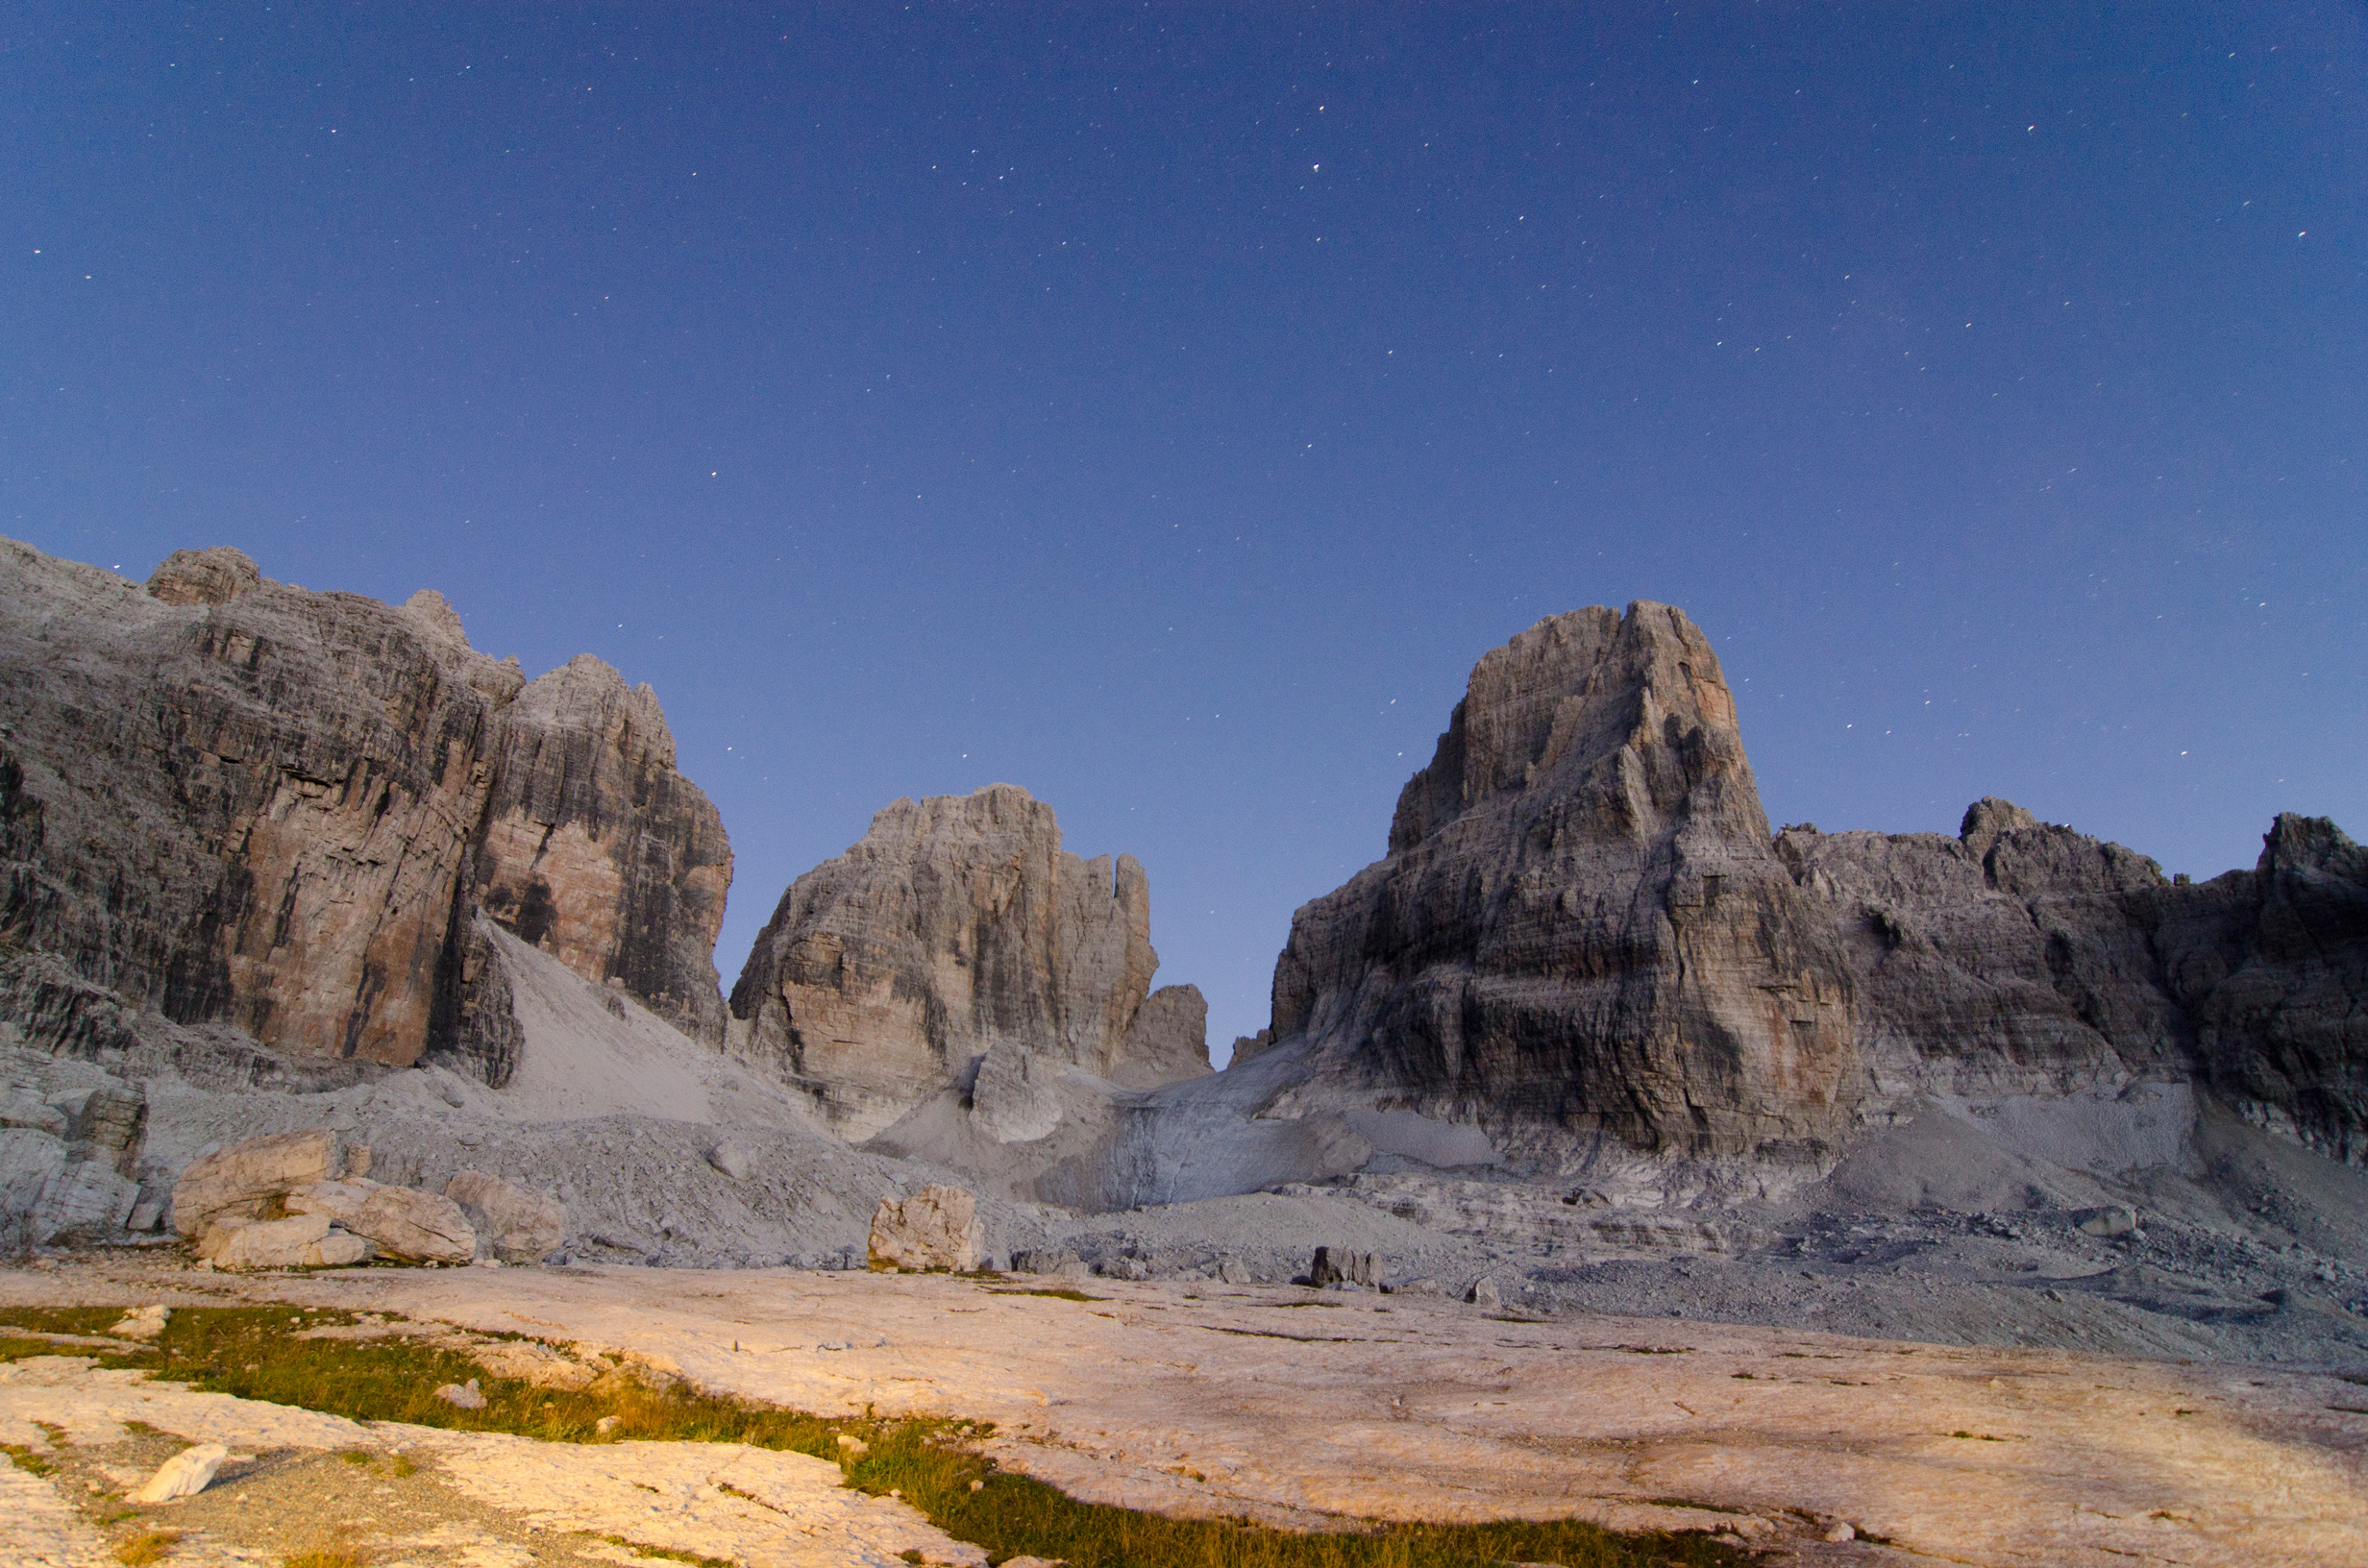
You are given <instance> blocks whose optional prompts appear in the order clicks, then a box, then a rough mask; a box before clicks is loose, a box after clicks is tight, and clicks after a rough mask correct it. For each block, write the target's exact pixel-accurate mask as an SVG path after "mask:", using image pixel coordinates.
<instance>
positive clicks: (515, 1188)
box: [444, 1170, 567, 1263]
mask: <svg viewBox="0 0 2368 1568" xmlns="http://www.w3.org/2000/svg"><path fill="white" fill-rule="evenodd" d="M444 1195H445V1196H446V1197H448V1198H450V1199H452V1200H453V1201H454V1202H455V1203H456V1204H458V1205H459V1206H460V1212H461V1214H462V1215H463V1217H465V1218H466V1219H467V1220H468V1222H469V1224H470V1226H471V1227H472V1228H474V1229H475V1231H476V1233H477V1235H478V1236H479V1237H481V1238H482V1239H484V1240H485V1241H486V1242H487V1243H488V1244H489V1245H490V1246H491V1248H492V1250H493V1256H494V1257H496V1258H498V1259H500V1260H501V1261H502V1262H506V1263H539V1262H542V1261H543V1260H544V1259H546V1258H548V1257H550V1256H551V1255H552V1254H553V1253H555V1252H556V1251H558V1250H559V1243H560V1242H562V1241H564V1240H566V1239H567V1207H566V1206H565V1205H564V1204H562V1203H560V1202H559V1200H558V1199H556V1198H554V1197H551V1196H549V1195H547V1194H545V1193H541V1192H535V1191H532V1190H530V1189H529V1188H523V1187H520V1186H519V1185H518V1184H517V1183H515V1182H506V1181H504V1180H503V1179H502V1178H501V1177H499V1176H494V1175H490V1174H488V1173H487V1172H485V1171H481V1170H464V1171H462V1172H461V1173H460V1174H459V1175H457V1176H455V1177H454V1178H453V1179H452V1180H451V1181H449V1182H447V1183H445V1184H444Z"/></svg>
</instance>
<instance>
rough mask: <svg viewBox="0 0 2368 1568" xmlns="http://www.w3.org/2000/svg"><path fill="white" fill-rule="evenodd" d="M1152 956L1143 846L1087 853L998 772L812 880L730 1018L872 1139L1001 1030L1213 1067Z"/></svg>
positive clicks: (1058, 1058)
mask: <svg viewBox="0 0 2368 1568" xmlns="http://www.w3.org/2000/svg"><path fill="white" fill-rule="evenodd" d="M1158 967H1159V955H1158V954H1156V953H1155V952H1153V951H1152V950H1151V943H1150V889H1149V884H1148V883H1147V880H1146V879H1145V877H1144V874H1143V868H1142V867H1141V866H1140V865H1138V864H1136V862H1135V859H1134V857H1133V856H1131V855H1122V856H1120V857H1119V859H1118V861H1117V863H1116V865H1115V867H1114V866H1113V864H1112V862H1111V861H1110V860H1109V859H1108V858H1106V857H1104V858H1101V859H1097V860H1093V861H1085V860H1080V859H1079V858H1078V857H1077V856H1075V855H1073V854H1070V853H1068V852H1067V851H1065V850H1064V849H1062V848H1061V833H1060V827H1059V825H1058V824H1057V823H1056V822H1055V821H1053V816H1052V808H1051V807H1049V806H1048V805H1045V804H1043V803H1042V802H1041V801H1038V800H1035V799H1032V798H1030V797H1029V796H1028V793H1027V792H1026V791H1025V790H1022V789H1017V788H1014V787H1013V786H1011V785H1008V784H997V785H992V786H990V787H988V788H986V789H983V790H980V791H978V792H977V793H975V794H974V795H970V796H937V797H935V798H932V799H927V800H921V801H914V800H899V801H897V802H896V803H895V804H893V805H891V806H888V807H887V808H886V809H884V810H882V811H881V812H880V813H879V814H878V815H877V816H876V817H875V818H873V820H872V828H871V831H870V832H868V833H867V834H865V835H864V837H863V840H862V842H861V843H859V844H857V845H855V846H854V847H853V848H851V849H850V850H849V851H848V852H847V853H846V854H844V855H842V856H840V857H839V858H838V859H837V860H833V861H830V862H827V863H826V864H825V865H822V866H818V867H816V868H815V869H814V870H811V871H808V872H807V873H806V874H805V875H803V876H802V877H800V878H798V880H797V881H796V882H795V883H793V884H792V885H791V887H790V889H789V891H788V892H787V893H786V894H783V895H782V898H781V902H780V905H779V907H778V908H777V909H776V910H775V911H774V915H773V919H772V920H771V922H770V923H768V924H767V925H766V927H765V930H764V933H763V935H761V936H759V937H758V938H757V940H756V945H755V948H754V949H753V951H752V952H751V953H750V955H749V962H748V967H747V968H744V969H743V970H742V971H741V974H740V979H739V982H738V984H736V985H735V986H733V987H732V992H731V1011H732V1014H733V1016H734V1017H735V1018H736V1019H739V1020H742V1021H743V1022H744V1024H745V1039H744V1041H743V1044H742V1048H743V1049H744V1050H745V1051H747V1052H748V1053H749V1054H750V1055H751V1056H752V1057H753V1058H754V1059H756V1060H758V1061H761V1062H764V1063H766V1064H768V1065H770V1066H775V1067H776V1068H777V1070H779V1071H781V1072H782V1073H783V1074H784V1075H785V1076H786V1077H787V1078H788V1079H789V1080H790V1081H792V1082H794V1083H796V1084H798V1085H800V1086H802V1088H804V1089H805V1090H807V1091H808V1092H809V1093H811V1094H812V1095H813V1096H814V1097H815V1100H816V1103H817V1104H818V1105H819V1106H820V1107H821V1108H822V1110H823V1111H824V1113H825V1114H826V1115H827V1116H828V1117H829V1119H830V1120H831V1122H832V1123H833V1125H835V1126H836V1127H838V1128H839V1129H840V1130H841V1131H843V1132H845V1133H846V1134H847V1135H848V1136H850V1137H851V1138H858V1139H860V1138H866V1137H869V1136H871V1135H872V1134H874V1133H876V1132H878V1131H880V1130H882V1129H883V1128H885V1127H887V1126H889V1125H890V1124H891V1123H892V1122H894V1121H896V1120H897V1118H898V1117H900V1115H903V1114H904V1113H905V1112H907V1111H909V1110H911V1109H912V1108H913V1107H914V1106H916V1105H918V1104H920V1103H921V1102H922V1101H923V1100H924V1099H926V1098H928V1097H929V1096H930V1095H932V1094H934V1093H936V1092H937V1091H939V1090H943V1089H945V1088H946V1087H947V1086H948V1085H950V1084H953V1083H955V1082H956V1081H957V1080H961V1079H966V1078H967V1077H968V1076H969V1074H970V1073H971V1072H972V1071H973V1070H974V1067H975V1066H976V1064H978V1063H979V1061H980V1059H981V1058H983V1057H985V1056H986V1055H987V1053H988V1051H989V1049H990V1048H991V1047H993V1046H995V1045H996V1044H998V1043H999V1042H1008V1044H1010V1045H1012V1046H1016V1047H1019V1048H1021V1049H1023V1050H1024V1051H1026V1052H1027V1053H1030V1054H1031V1055H1032V1056H1035V1057H1039V1058H1042V1059H1044V1060H1045V1061H1046V1063H1047V1064H1048V1066H1049V1065H1066V1066H1076V1067H1081V1068H1083V1069H1085V1070H1086V1071H1087V1072H1090V1073H1093V1074H1095V1075H1096V1076H1098V1077H1101V1078H1106V1079H1112V1080H1114V1081H1122V1082H1129V1083H1141V1082H1153V1083H1161V1082H1169V1081H1172V1080H1173V1079H1177V1078H1182V1077H1188V1076H1191V1075H1193V1074H1195V1073H1204V1072H1206V1071H1208V1048H1207V1043H1206V1041H1205V1039H1204V1038H1203V1036H1202V1027H1203V1025H1204V1022H1205V1017H1206V1008H1205V1005H1204V1004H1202V1003H1201V1001H1200V996H1199V992H1197V991H1196V990H1195V989H1193V988H1191V987H1170V988H1167V989H1165V990H1162V991H1161V992H1157V993H1152V992H1150V980H1151V975H1152V973H1153V971H1154V970H1156V969H1157V968H1158ZM1138 1022H1140V1023H1141V1025H1142V1028H1141V1031H1140V1032H1139V1033H1138V1032H1136V1026H1137V1024H1138ZM1013 1070H1014V1073H1015V1076H1024V1070H1023V1069H1022V1068H1020V1067H1019V1066H1015V1067H1014V1069H1013Z"/></svg>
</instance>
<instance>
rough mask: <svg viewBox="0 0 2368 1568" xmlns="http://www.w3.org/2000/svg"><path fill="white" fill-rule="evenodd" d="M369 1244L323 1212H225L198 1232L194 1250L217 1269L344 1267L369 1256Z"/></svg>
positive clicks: (370, 1248)
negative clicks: (273, 1215) (264, 1215)
mask: <svg viewBox="0 0 2368 1568" xmlns="http://www.w3.org/2000/svg"><path fill="white" fill-rule="evenodd" d="M372 1251H373V1249H372V1247H371V1245H370V1243H369V1242H368V1241H367V1240H366V1239H364V1238H363V1237H358V1236H356V1235H354V1234H352V1233H351V1232H349V1231H346V1230H344V1229H342V1228H341V1227H339V1226H337V1225H334V1224H333V1223H332V1222H331V1221H330V1218H329V1216H328V1215H327V1214H318V1213H310V1214H288V1215H286V1216H284V1218H280V1219H247V1218H244V1217H241V1216H239V1215H235V1214H225V1215H223V1216H221V1217H220V1218H218V1219H215V1220H214V1221H212V1222H211V1223H210V1224H209V1225H208V1226H207V1227H206V1230H205V1234H204V1235H202V1236H200V1237H198V1241H197V1255H198V1257H200V1258H201V1259H203V1260H205V1261H206V1262H210V1263H211V1264H213V1265H214V1267H216V1268H231V1269H248V1268H343V1267H346V1266H348V1265H350V1264H353V1263H358V1262H363V1261H364V1260H366V1259H368V1258H369V1257H370V1256H371V1253H372Z"/></svg>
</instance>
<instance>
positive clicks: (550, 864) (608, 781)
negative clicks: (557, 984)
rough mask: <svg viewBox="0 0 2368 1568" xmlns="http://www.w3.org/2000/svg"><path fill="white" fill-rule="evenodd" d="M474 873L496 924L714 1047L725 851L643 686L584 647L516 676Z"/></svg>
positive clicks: (720, 1018) (720, 830) (709, 808)
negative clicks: (534, 673) (526, 677)
mask: <svg viewBox="0 0 2368 1568" xmlns="http://www.w3.org/2000/svg"><path fill="white" fill-rule="evenodd" d="M476 873H477V874H476V890H475V891H476V894H477V898H478V901H479V903H480V904H481V905H482V906H483V908H484V910H485V912H486V913H487V914H488V915H490V916H492V917H493V918H494V919H497V920H500V921H501V922H502V923H503V924H505V925H506V926H508V927H509V928H510V929H511V930H513V931H515V932H517V933H518V935H519V936H521V937H523V938H525V939H526V940H527V941H528V942H530V943H533V944H534V945H535V946H537V947H540V948H542V949H543V950H544V951H545V952H548V953H551V954H552V955H554V956H555V957H556V958H557V959H558V960H559V961H560V962H561V963H563V964H565V965H566V966H567V967H568V968H571V969H574V970H575V971H576V972H577V973H579V974H580V975H582V976H583V977H584V978H585V979H587V980H593V981H599V982H605V981H609V980H615V981H618V982H621V983H622V984H623V986H624V988H625V989H626V990H628V991H629V992H632V993H633V994H634V995H636V996H638V997H640V998H641V999H642V1000H643V1001H645V1002H646V1003H648V1004H649V1006H650V1008H651V1010H652V1011H654V1012H655V1013H657V1014H658V1015H660V1016H661V1017H666V1018H668V1019H669V1020H671V1021H672V1022H673V1023H675V1024H676V1026H677V1027H678V1028H680V1029H681V1030H683V1032H684V1033H686V1034H689V1035H692V1036H694V1037H696V1038H699V1039H702V1040H704V1041H708V1042H710V1043H719V1044H720V1043H721V1042H722V1041H723V1038H724V998H723V992H722V991H721V989H720V987H719V983H718V980H717V976H716V972H715V961H714V953H715V940H716V935H717V933H718V932H719V931H720V930H721V929H722V928H723V923H724V895H725V894H726V892H727V891H728V889H729V888H730V886H731V846H730V845H729V843H728V842H727V840H726V839H725V836H724V824H723V821H722V820H721V819H720V818H719V817H717V815H716V811H715V807H714V806H713V805H712V804H711V803H710V802H709V801H708V799H707V797H706V796H704V795H703V794H702V793H701V792H700V790H699V788H698V787H697V786H696V785H694V784H692V783H691V782H690V781H689V780H688V779H686V778H684V777H683V776H682V775H681V774H680V773H678V772H675V738H674V734H673V732H672V731H671V730H669V729H668V728H667V727H666V716H665V715H664V714H663V713H662V712H660V711H659V709H658V703H657V696H656V694H655V693H654V692H652V691H651V689H650V688H649V687H647V686H639V687H628V686H627V685H626V684H625V679H624V677H623V676H622V675H620V674H617V672H616V671H615V670H614V669H612V668H610V667H609V666H608V665H606V664H604V663H603V662H602V661H601V660H599V659H597V658H594V657H593V656H592V655H591V654H589V653H580V654H578V655H577V656H576V657H575V658H574V659H572V660H570V661H569V662H568V663H567V664H566V665H564V666H562V667H561V668H559V669H557V670H554V671H553V672H551V673H550V674H547V675H543V676H540V677H538V678H537V679H535V680H533V681H530V682H529V683H528V685H527V687H526V689H525V690H524V691H522V692H520V693H519V694H518V697H517V699H516V700H515V701H513V702H512V703H510V705H509V707H508V709H507V710H506V712H505V713H504V715H503V721H502V729H501V738H500V747H499V750H498V752H497V754H496V757H495V761H494V774H493V790H492V794H491V796H490V798H489V800H488V801H487V805H486V812H485V825H484V829H483V832H482V833H481V836H480V838H479V840H478V845H477V865H476Z"/></svg>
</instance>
